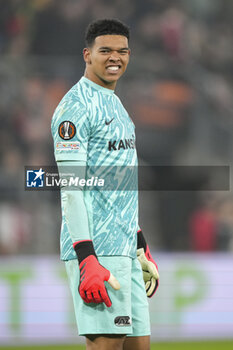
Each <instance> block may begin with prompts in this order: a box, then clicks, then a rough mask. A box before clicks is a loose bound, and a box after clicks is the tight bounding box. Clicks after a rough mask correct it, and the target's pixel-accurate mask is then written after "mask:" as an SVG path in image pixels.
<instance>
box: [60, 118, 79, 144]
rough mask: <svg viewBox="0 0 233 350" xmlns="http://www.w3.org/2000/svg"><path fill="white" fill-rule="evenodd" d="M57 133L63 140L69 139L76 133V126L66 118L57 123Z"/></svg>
mask: <svg viewBox="0 0 233 350" xmlns="http://www.w3.org/2000/svg"><path fill="white" fill-rule="evenodd" d="M58 134H59V136H60V137H61V138H62V139H63V140H71V139H72V138H73V137H74V135H75V134H76V128H75V126H74V124H73V123H71V122H70V121H68V120H66V121H64V122H62V123H61V124H60V125H59V128H58Z"/></svg>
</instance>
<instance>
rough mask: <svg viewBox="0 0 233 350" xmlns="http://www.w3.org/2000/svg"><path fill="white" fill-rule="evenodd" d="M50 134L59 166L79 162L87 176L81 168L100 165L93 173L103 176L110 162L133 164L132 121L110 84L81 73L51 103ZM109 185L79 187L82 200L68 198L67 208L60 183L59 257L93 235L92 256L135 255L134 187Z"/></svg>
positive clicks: (68, 255) (68, 256)
mask: <svg viewBox="0 0 233 350" xmlns="http://www.w3.org/2000/svg"><path fill="white" fill-rule="evenodd" d="M52 135H53V139H54V149H55V159H56V161H57V164H58V165H59V167H61V165H63V164H64V165H70V164H73V165H77V166H79V165H85V167H86V168H85V170H86V176H87V172H88V171H87V169H88V168H90V169H92V167H93V166H94V167H95V168H96V169H100V172H99V174H101V169H103V178H104V177H105V178H107V176H105V175H106V174H108V172H111V171H110V170H111V169H116V167H117V169H120V168H121V167H134V168H136V167H137V153H136V149H135V126H134V124H133V122H132V120H131V119H130V117H129V115H128V113H127V111H126V110H125V108H124V107H123V105H122V103H121V101H120V99H119V98H118V97H117V96H116V95H115V93H114V91H113V90H110V89H106V88H104V87H101V86H100V85H97V84H95V83H94V82H92V81H90V80H89V79H87V78H85V77H82V78H81V79H80V81H79V82H78V83H77V84H76V85H74V86H73V87H72V88H71V89H70V90H69V91H68V93H67V94H66V95H65V96H64V97H63V99H62V100H61V102H60V103H59V105H58V106H57V108H56V110H55V112H54V115H53V119H52ZM110 182H112V181H110ZM112 185H113V184H112ZM115 185H116V188H117V185H118V184H117V183H116V184H114V185H113V186H112V187H111V190H110V191H105V190H104V189H105V188H104V187H103V188H100V189H99V190H98V188H97V189H96V188H95V190H93V191H81V195H82V196H83V199H84V204H85V205H84V206H82V205H81V204H80V206H79V205H78V203H76V202H74V206H72V210H70V211H69V213H68V214H67V212H66V210H65V205H66V203H67V201H69V200H73V199H72V198H71V197H72V196H71V195H70V193H71V192H68V191H67V190H65V189H64V188H63V189H62V191H61V207H62V227H61V239H60V246H61V259H62V260H70V259H74V258H76V253H75V251H74V249H73V243H74V242H75V241H78V240H85V239H92V240H93V244H94V248H95V251H96V254H97V256H109V255H114V256H115V255H121V256H122V255H124V256H129V257H132V258H135V257H136V245H137V234H136V233H137V229H138V191H137V188H136V187H135V188H131V189H130V190H129V189H128V188H127V186H126V188H123V189H121V190H119V189H115V187H114V186H115ZM73 195H74V193H73ZM79 195H80V191H79ZM70 198H71V199H70ZM80 211H83V213H80ZM77 214H79V215H77ZM77 216H78V217H79V219H78V220H77ZM75 220H77V222H75ZM71 221H72V222H73V225H71ZM74 222H75V224H74ZM71 227H73V228H74V227H76V228H77V230H75V229H73V228H72V229H71ZM75 231H77V232H75Z"/></svg>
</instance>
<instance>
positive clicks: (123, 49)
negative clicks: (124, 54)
mask: <svg viewBox="0 0 233 350" xmlns="http://www.w3.org/2000/svg"><path fill="white" fill-rule="evenodd" d="M106 49H107V50H111V51H114V49H113V48H111V47H109V46H101V47H99V50H106ZM126 50H129V48H128V47H122V48H120V49H117V51H126Z"/></svg>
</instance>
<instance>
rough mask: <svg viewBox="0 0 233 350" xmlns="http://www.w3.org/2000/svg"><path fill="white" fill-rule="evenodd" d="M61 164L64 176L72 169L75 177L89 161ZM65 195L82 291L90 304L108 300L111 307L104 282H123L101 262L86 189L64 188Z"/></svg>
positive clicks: (81, 294) (63, 198)
mask: <svg viewBox="0 0 233 350" xmlns="http://www.w3.org/2000/svg"><path fill="white" fill-rule="evenodd" d="M57 164H58V168H59V173H60V177H63V176H62V175H61V174H65V173H66V172H67V170H68V172H67V173H70V172H72V173H74V174H75V176H79V177H80V178H85V162H78V161H76V162H71V161H63V162H57ZM67 167H68V168H67ZM61 197H62V201H63V208H64V215H65V218H66V222H67V226H68V230H69V234H70V237H71V240H72V243H73V247H74V250H75V252H76V255H77V259H78V261H79V269H80V282H79V294H80V296H81V298H82V299H83V300H84V301H85V302H86V303H102V302H104V303H105V304H106V306H108V307H110V306H111V305H112V303H111V300H110V298H109V296H108V293H107V290H106V288H105V285H104V281H107V282H108V283H109V284H110V285H111V286H112V287H113V288H114V289H119V288H120V285H119V282H118V281H117V280H116V278H115V277H114V276H113V275H112V274H111V273H110V271H108V270H107V269H105V268H104V267H103V266H102V265H100V264H99V262H98V258H97V256H96V253H95V250H94V246H93V242H92V238H91V234H90V231H89V223H88V213H87V208H86V205H85V199H84V193H83V190H82V189H81V188H77V187H75V188H72V187H70V186H69V187H68V188H66V187H63V188H62V189H61Z"/></svg>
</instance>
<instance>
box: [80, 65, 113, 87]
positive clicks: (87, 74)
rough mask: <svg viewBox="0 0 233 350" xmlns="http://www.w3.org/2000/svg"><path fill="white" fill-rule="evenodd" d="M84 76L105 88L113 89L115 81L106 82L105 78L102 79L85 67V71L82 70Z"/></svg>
mask: <svg viewBox="0 0 233 350" xmlns="http://www.w3.org/2000/svg"><path fill="white" fill-rule="evenodd" d="M84 77H85V78H87V79H89V80H91V81H93V83H96V84H98V85H100V86H102V87H104V88H106V89H110V90H115V87H116V83H117V82H116V81H111V82H107V81H105V80H102V79H101V78H100V77H98V76H97V75H95V74H93V73H90V72H88V70H87V69H85V71H84Z"/></svg>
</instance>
